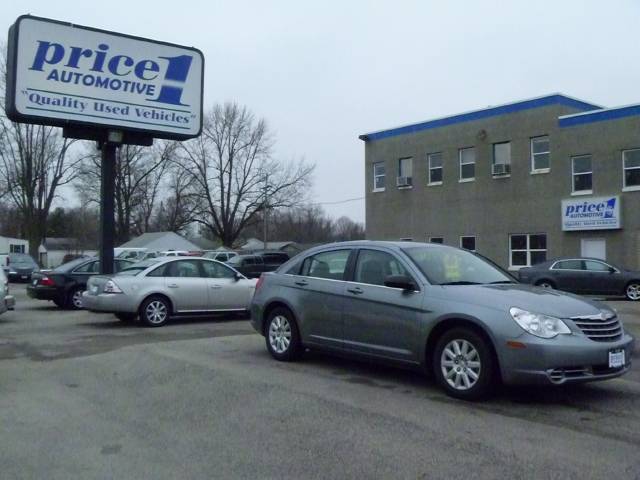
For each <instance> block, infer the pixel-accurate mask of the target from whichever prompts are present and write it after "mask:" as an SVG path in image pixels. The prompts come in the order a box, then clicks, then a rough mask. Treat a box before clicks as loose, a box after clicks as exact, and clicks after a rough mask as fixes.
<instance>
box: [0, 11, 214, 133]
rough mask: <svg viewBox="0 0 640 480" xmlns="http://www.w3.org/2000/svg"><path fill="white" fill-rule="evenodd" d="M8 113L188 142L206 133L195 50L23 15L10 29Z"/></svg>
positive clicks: (199, 58)
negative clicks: (202, 130) (204, 130)
mask: <svg viewBox="0 0 640 480" xmlns="http://www.w3.org/2000/svg"><path fill="white" fill-rule="evenodd" d="M8 54H9V58H8V74H7V102H6V111H7V116H8V117H9V118H10V119H11V120H14V121H18V122H23V123H38V124H44V125H57V126H82V127H96V128H103V129H104V128H109V129H119V130H125V131H135V132H141V133H145V134H149V135H150V136H153V137H159V138H172V139H178V140H181V139H186V138H192V137H196V136H198V135H199V134H200V131H201V128H202V85H203V78H204V77H203V75H204V57H203V55H202V53H201V52H200V51H199V50H197V49H194V48H190V47H183V46H179V45H173V44H169V43H163V42H157V41H154V40H147V39H143V38H138V37H132V36H128V35H123V34H117V33H113V32H107V31H103V30H97V29H93V28H88V27H80V26H77V25H72V24H70V23H63V22H57V21H54V20H48V19H44V18H38V17H32V16H28V15H27V16H22V17H20V18H18V20H16V22H15V24H14V25H13V26H12V27H11V29H10V31H9V51H8Z"/></svg>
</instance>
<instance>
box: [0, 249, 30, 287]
mask: <svg viewBox="0 0 640 480" xmlns="http://www.w3.org/2000/svg"><path fill="white" fill-rule="evenodd" d="M7 260H8V261H7V263H8V265H7V266H6V267H4V270H5V273H6V275H7V278H8V279H9V281H11V282H20V281H22V282H28V281H30V280H31V275H32V274H33V272H34V271H35V270H37V269H38V264H37V263H36V262H35V260H34V259H33V258H31V256H30V255H27V254H26V253H10V254H9V258H8V259H7Z"/></svg>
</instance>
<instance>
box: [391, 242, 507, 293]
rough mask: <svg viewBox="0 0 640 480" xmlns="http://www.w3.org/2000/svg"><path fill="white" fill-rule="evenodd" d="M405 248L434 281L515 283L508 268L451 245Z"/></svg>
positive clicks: (450, 283)
mask: <svg viewBox="0 0 640 480" xmlns="http://www.w3.org/2000/svg"><path fill="white" fill-rule="evenodd" d="M403 251H404V252H405V253H406V254H407V255H408V256H409V257H410V258H411V260H413V262H414V263H415V264H416V265H417V267H418V268H419V269H420V270H421V271H422V273H424V275H425V276H426V277H427V280H429V282H430V283H431V284H432V285H481V284H499V283H515V282H514V280H513V279H512V278H511V277H509V276H508V275H507V274H506V273H505V272H503V271H501V270H500V269H499V268H498V267H496V266H494V265H492V264H491V263H489V262H488V261H486V260H484V259H482V258H481V257H479V256H478V255H475V254H473V253H471V252H467V251H465V250H459V249H457V248H451V247H419V246H416V247H409V248H404V249H403Z"/></svg>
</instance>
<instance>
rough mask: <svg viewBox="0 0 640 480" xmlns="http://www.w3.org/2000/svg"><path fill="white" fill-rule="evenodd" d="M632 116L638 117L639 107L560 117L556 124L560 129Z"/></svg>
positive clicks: (639, 113) (632, 106) (633, 106)
mask: <svg viewBox="0 0 640 480" xmlns="http://www.w3.org/2000/svg"><path fill="white" fill-rule="evenodd" d="M634 115H640V105H629V106H628V107H620V108H613V109H607V110H601V111H597V110H596V111H595V112H587V113H581V114H579V115H571V116H567V117H560V118H559V119H558V124H559V125H560V127H573V126H575V125H584V124H585V123H594V122H604V121H605V120H615V119H616V118H624V117H632V116H634Z"/></svg>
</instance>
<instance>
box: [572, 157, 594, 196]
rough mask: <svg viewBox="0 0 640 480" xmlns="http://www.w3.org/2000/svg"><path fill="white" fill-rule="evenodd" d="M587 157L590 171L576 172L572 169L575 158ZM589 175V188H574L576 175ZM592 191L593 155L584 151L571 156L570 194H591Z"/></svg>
mask: <svg viewBox="0 0 640 480" xmlns="http://www.w3.org/2000/svg"><path fill="white" fill-rule="evenodd" d="M583 157H589V158H590V159H591V171H589V172H580V173H576V172H575V171H574V164H575V160H576V159H577V158H583ZM587 174H589V175H591V190H574V189H575V186H576V182H575V178H576V175H587ZM592 193H593V155H591V154H590V153H585V154H584V155H573V156H572V157H571V195H591V194H592Z"/></svg>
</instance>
